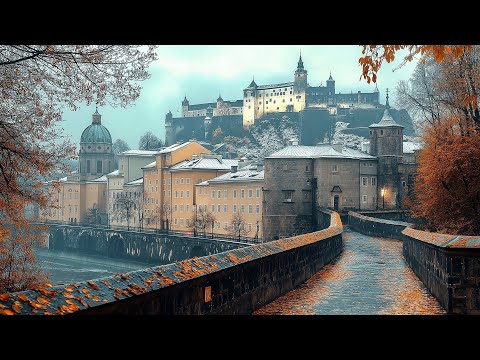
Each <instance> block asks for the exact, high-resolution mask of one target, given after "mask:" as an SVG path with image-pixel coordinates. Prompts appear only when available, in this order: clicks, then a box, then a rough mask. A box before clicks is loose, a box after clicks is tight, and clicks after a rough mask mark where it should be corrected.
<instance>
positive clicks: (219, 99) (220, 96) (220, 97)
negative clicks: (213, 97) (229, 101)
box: [217, 93, 223, 102]
mask: <svg viewBox="0 0 480 360" xmlns="http://www.w3.org/2000/svg"><path fill="white" fill-rule="evenodd" d="M222 101H223V99H222V94H220V93H218V99H217V102H222Z"/></svg>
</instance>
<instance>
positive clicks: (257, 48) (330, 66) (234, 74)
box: [62, 45, 415, 149]
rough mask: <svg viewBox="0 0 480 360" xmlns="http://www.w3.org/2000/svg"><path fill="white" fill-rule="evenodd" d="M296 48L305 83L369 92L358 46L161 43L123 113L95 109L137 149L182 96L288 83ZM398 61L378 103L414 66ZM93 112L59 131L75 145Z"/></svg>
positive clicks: (175, 110) (384, 77)
mask: <svg viewBox="0 0 480 360" xmlns="http://www.w3.org/2000/svg"><path fill="white" fill-rule="evenodd" d="M300 49H301V51H302V58H303V62H304V66H305V69H306V70H308V83H309V84H310V85H312V86H318V85H320V83H322V82H323V85H325V81H326V80H327V79H328V77H329V74H330V71H331V72H332V77H333V78H334V80H335V86H336V91H337V92H342V93H343V92H350V91H353V92H356V91H358V90H360V91H369V92H370V91H373V90H374V88H375V85H373V84H370V85H369V84H367V82H366V81H365V80H360V72H361V69H360V66H359V65H358V58H359V57H360V56H361V55H362V54H361V47H360V46H357V45H338V46H336V45H252V46H247V45H168V46H167V45H166V46H163V45H162V46H160V47H159V48H158V50H157V52H158V60H157V61H156V62H155V63H152V64H151V66H150V73H151V77H150V79H148V80H146V81H145V82H143V89H142V92H141V95H140V97H139V98H138V99H137V101H136V102H135V103H134V104H133V105H132V106H130V107H128V108H126V109H125V108H116V109H114V108H109V107H102V108H99V112H100V114H102V124H103V125H105V126H106V127H107V128H108V130H109V131H110V134H111V135H112V139H113V141H115V140H116V139H118V138H120V139H123V140H125V141H127V143H128V144H129V145H130V147H131V148H132V149H136V148H138V140H139V138H140V136H141V135H142V134H143V133H145V132H146V131H148V130H150V131H152V132H153V133H155V134H156V135H157V136H159V137H160V138H161V139H162V140H164V138H165V130H164V121H165V114H166V113H167V112H168V111H169V110H171V111H172V114H173V116H174V117H176V116H180V114H181V102H182V100H183V97H184V95H185V94H186V95H187V98H188V100H189V101H190V104H196V103H203V102H214V101H216V99H217V97H218V95H219V93H220V94H221V95H222V97H223V99H224V100H237V99H242V96H243V92H242V90H243V89H244V88H245V87H247V86H248V85H249V84H250V82H251V81H252V76H253V75H254V76H255V82H256V83H257V84H258V85H263V84H271V83H280V82H288V81H293V73H294V72H295V69H296V67H297V61H298V56H299V51H300ZM399 63H400V58H397V59H396V61H395V62H394V63H393V64H386V63H385V64H384V65H383V66H382V68H381V70H380V73H379V76H378V82H377V83H378V89H379V91H380V102H381V103H384V102H385V89H386V88H389V89H391V90H393V89H394V88H395V86H396V84H397V83H398V81H399V80H407V79H409V77H410V75H411V73H412V71H413V69H414V67H415V64H414V63H409V64H407V65H405V66H404V67H402V68H400V69H397V70H395V71H392V70H393V69H395V68H396V67H397V66H398V64H399ZM392 95H393V94H391V96H390V104H391V105H393V104H394V102H393V101H392V99H393V100H394V98H393V96H392ZM94 112H95V106H94V105H91V106H89V107H86V106H84V107H81V108H80V109H79V110H78V111H76V112H72V111H69V110H67V111H65V112H64V114H63V119H64V121H63V123H62V127H63V128H64V131H65V133H66V134H67V135H71V136H72V138H71V139H72V141H73V142H74V143H75V144H76V145H77V147H78V143H79V141H80V135H81V133H82V131H83V130H84V129H85V128H86V127H87V126H88V125H90V123H91V119H92V117H91V115H92V114H93V113H94Z"/></svg>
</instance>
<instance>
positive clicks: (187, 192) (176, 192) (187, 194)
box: [163, 190, 190, 198]
mask: <svg viewBox="0 0 480 360" xmlns="http://www.w3.org/2000/svg"><path fill="white" fill-rule="evenodd" d="M163 195H164V196H165V190H164V194H163ZM178 195H179V192H178V190H175V198H178ZM185 197H187V198H189V197H190V190H187V191H185ZM180 198H183V190H180Z"/></svg>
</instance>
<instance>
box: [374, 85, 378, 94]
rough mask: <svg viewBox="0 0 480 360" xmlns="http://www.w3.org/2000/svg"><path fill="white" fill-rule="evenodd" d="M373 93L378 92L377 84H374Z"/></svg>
mask: <svg viewBox="0 0 480 360" xmlns="http://www.w3.org/2000/svg"><path fill="white" fill-rule="evenodd" d="M374 92H378V87H377V83H375V90H374Z"/></svg>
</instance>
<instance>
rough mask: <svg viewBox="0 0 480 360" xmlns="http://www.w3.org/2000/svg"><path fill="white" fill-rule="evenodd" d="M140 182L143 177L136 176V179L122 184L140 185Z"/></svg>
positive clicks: (141, 182)
mask: <svg viewBox="0 0 480 360" xmlns="http://www.w3.org/2000/svg"><path fill="white" fill-rule="evenodd" d="M141 184H143V177H141V178H138V179H136V180H132V181H130V182H128V183H126V184H124V186H128V185H141Z"/></svg>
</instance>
